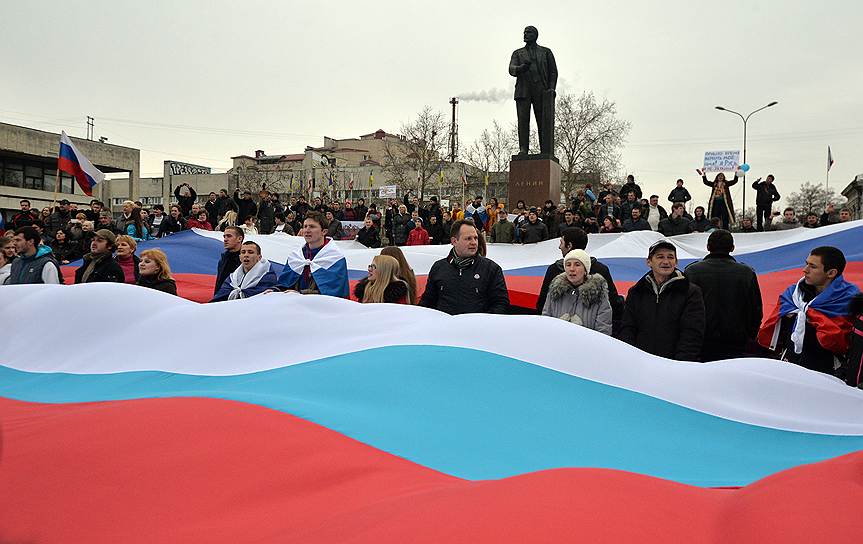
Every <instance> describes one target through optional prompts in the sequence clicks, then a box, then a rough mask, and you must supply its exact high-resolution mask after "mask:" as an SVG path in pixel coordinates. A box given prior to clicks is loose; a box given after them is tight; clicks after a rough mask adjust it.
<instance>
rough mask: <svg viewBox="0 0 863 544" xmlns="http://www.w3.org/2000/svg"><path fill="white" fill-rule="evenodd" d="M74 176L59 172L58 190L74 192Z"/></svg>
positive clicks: (68, 192)
mask: <svg viewBox="0 0 863 544" xmlns="http://www.w3.org/2000/svg"><path fill="white" fill-rule="evenodd" d="M74 186H75V178H73V177H72V176H70V175H69V174H67V173H66V172H60V192H61V193H67V194H70V195H71V194H72V193H73V192H74Z"/></svg>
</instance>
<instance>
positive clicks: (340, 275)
mask: <svg viewBox="0 0 863 544" xmlns="http://www.w3.org/2000/svg"><path fill="white" fill-rule="evenodd" d="M328 226H329V225H328V224H327V220H326V219H325V218H324V216H323V215H321V214H320V213H319V212H315V211H310V212H308V213H307V214H306V219H305V221H303V230H302V235H303V238H305V239H306V243H305V244H304V245H303V246H302V247H300V248H297V249H296V250H295V251H293V252H292V253H291V255H290V256H289V257H288V262H287V263H286V264H285V269H284V270H283V271H282V274H281V275H280V276H279V281H278V282H277V283H276V289H278V290H279V291H283V292H286V291H298V292H300V293H302V294H320V295H329V296H332V297H341V298H348V297H349V296H350V287H349V286H348V263H347V261H346V260H345V256H344V254H342V252H341V250H339V248H338V247H337V246H336V244H331V243H330V242H332V239H330V238H327V237H325V236H324V233H325V232H326V229H327V227H328Z"/></svg>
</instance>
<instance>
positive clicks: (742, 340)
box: [683, 253, 763, 361]
mask: <svg viewBox="0 0 863 544" xmlns="http://www.w3.org/2000/svg"><path fill="white" fill-rule="evenodd" d="M683 273H684V275H685V276H686V277H687V278H688V279H689V281H691V282H692V283H693V284H695V285H697V286H698V287H700V288H701V295H702V298H703V299H704V311H705V316H706V319H707V325H706V329H705V331H704V349H703V350H702V355H703V359H704V360H705V361H714V360H718V359H725V358H733V357H740V356H742V355H743V354H744V353H745V352H746V346H747V343H749V341H754V340H755V337H756V335H757V334H758V328H759V327H760V326H761V318H762V317H763V316H762V309H761V288H760V287H759V285H758V276H756V275H755V272H754V271H753V270H752V269H751V268H749V267H748V266H746V265H745V264H742V263H738V262H737V261H736V260H735V259H734V257H732V256H730V255H728V254H725V253H710V254H709V255H707V256H706V257H704V259H703V260H701V261H698V262H694V263H692V264H690V265H689V266H687V267H686V269H685V270H684V272H683Z"/></svg>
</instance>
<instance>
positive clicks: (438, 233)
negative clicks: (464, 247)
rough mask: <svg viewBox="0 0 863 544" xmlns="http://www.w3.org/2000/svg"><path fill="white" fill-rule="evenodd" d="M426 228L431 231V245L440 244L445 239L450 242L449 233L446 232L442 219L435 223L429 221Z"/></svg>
mask: <svg viewBox="0 0 863 544" xmlns="http://www.w3.org/2000/svg"><path fill="white" fill-rule="evenodd" d="M426 230H427V231H428V233H429V243H430V244H431V245H435V246H439V245H441V244H442V243H443V242H444V241H447V242H449V233H447V234H444V231H443V226H442V225H441V223H440V221H438V222H437V223H435V224H434V225H432V224H431V223H429V224H428V226H427V227H426ZM444 239H446V240H444Z"/></svg>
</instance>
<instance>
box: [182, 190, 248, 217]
mask: <svg viewBox="0 0 863 544" xmlns="http://www.w3.org/2000/svg"><path fill="white" fill-rule="evenodd" d="M234 202H235V203H236V204H237V224H241V223H243V222H244V221H245V220H246V218H247V217H249V216H252V217H255V216H257V215H258V205H257V204H255V201H254V200H247V199H245V198H240V192H239V191H234ZM186 215H188V214H186Z"/></svg>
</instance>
